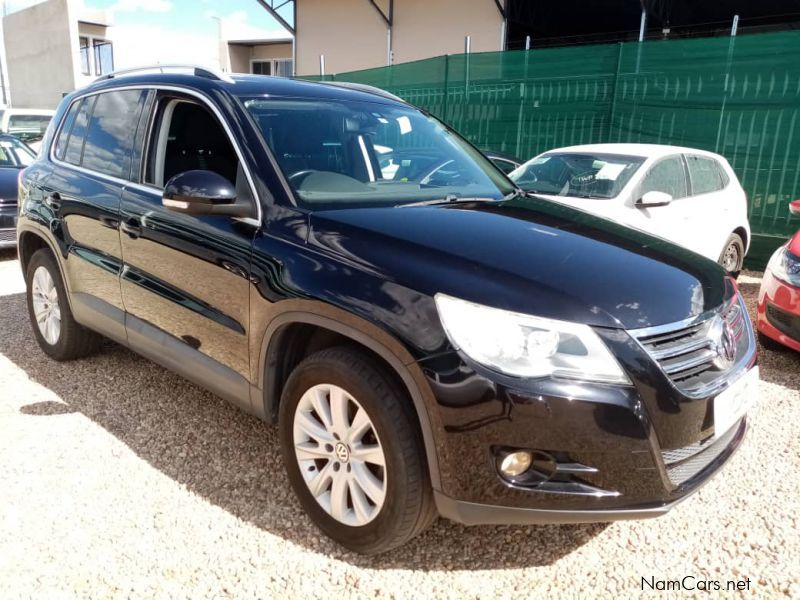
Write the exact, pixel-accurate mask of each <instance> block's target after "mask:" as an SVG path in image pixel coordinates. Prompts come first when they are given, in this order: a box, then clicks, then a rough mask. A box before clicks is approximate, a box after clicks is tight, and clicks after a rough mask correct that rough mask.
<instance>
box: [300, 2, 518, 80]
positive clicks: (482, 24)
mask: <svg viewBox="0 0 800 600" xmlns="http://www.w3.org/2000/svg"><path fill="white" fill-rule="evenodd" d="M300 2H303V0H300ZM502 25H503V18H502V16H501V15H500V11H499V10H497V5H496V4H495V3H494V0H435V2H431V1H430V0H395V3H394V28H393V30H394V39H393V43H392V49H393V51H394V62H395V64H396V63H402V62H409V61H412V60H420V59H422V58H430V57H432V56H441V55H442V54H461V53H462V52H464V37H465V36H468V35H469V36H471V37H472V41H471V44H472V52H497V51H498V50H501V48H500V35H501V31H502ZM378 58H379V59H380V58H382V57H378ZM375 66H383V64H380V65H375Z"/></svg>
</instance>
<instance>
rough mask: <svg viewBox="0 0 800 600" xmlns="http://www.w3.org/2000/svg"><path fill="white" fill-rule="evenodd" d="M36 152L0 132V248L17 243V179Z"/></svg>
mask: <svg viewBox="0 0 800 600" xmlns="http://www.w3.org/2000/svg"><path fill="white" fill-rule="evenodd" d="M34 160H36V154H35V153H34V152H33V150H31V149H30V148H28V146H26V145H25V144H24V143H22V142H21V141H19V140H18V139H17V138H15V137H14V136H11V135H4V134H0V248H13V247H14V246H16V245H17V231H16V227H17V180H18V179H19V174H20V171H21V170H22V169H24V168H25V167H27V166H28V165H30V164H31V163H33V161H34Z"/></svg>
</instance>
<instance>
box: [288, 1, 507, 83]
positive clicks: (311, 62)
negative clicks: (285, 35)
mask: <svg viewBox="0 0 800 600" xmlns="http://www.w3.org/2000/svg"><path fill="white" fill-rule="evenodd" d="M378 4H379V5H380V6H381V7H382V8H384V9H385V10H386V12H387V13H388V8H387V5H388V2H387V1H386V0H383V1H380V2H378ZM502 24H503V19H502V17H501V16H500V11H498V10H497V6H496V4H495V3H494V0H395V3H394V27H393V40H392V48H393V51H394V62H395V64H397V63H401V62H408V61H412V60H419V59H422V58H430V57H432V56H440V55H442V54H459V53H461V52H463V51H464V37H465V36H467V35H469V36H471V37H472V51H473V52H492V51H497V50H500V49H501V47H500V38H501V31H502ZM296 29H297V65H296V72H297V74H298V75H319V55H320V54H324V55H325V72H326V73H327V74H331V73H343V72H345V71H355V70H358V69H368V68H372V67H383V66H386V62H387V60H386V59H387V53H386V50H387V46H386V44H387V39H386V30H387V26H386V23H385V22H384V21H383V19H382V18H381V16H380V15H379V14H378V12H377V11H376V10H375V8H374V7H373V6H372V5H371V4H370V3H369V2H368V1H367V0H297V24H296Z"/></svg>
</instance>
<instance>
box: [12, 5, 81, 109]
mask: <svg viewBox="0 0 800 600" xmlns="http://www.w3.org/2000/svg"><path fill="white" fill-rule="evenodd" d="M73 29H74V30H75V31H72V30H73ZM75 33H77V22H76V21H74V20H73V19H72V18H70V11H69V6H68V1H67V0H48V1H47V2H43V3H41V4H36V5H34V6H32V7H31V8H28V9H25V10H21V11H19V12H16V13H12V14H10V15H8V16H7V17H4V18H3V35H4V38H5V47H6V61H7V64H8V72H7V76H8V80H9V86H10V88H11V103H12V106H14V107H16V108H55V107H56V106H57V105H58V103H59V101H60V100H61V95H62V93H64V92H71V91H72V90H74V89H75V70H76V69H77V70H78V72H80V65H77V66H75V65H74V64H73V61H74V58H75V55H76V54H77V51H78V50H77V39H75V40H74V44H73V34H75ZM43 56H46V57H47V60H46V61H43V60H42V57H43Z"/></svg>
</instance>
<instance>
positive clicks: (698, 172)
mask: <svg viewBox="0 0 800 600" xmlns="http://www.w3.org/2000/svg"><path fill="white" fill-rule="evenodd" d="M686 161H687V162H688V163H689V177H690V178H691V180H692V195H693V196H697V195H698V194H708V193H709V192H716V191H717V190H721V189H722V179H721V178H720V174H719V167H718V165H717V161H715V160H714V159H712V158H706V157H704V156H687V157H686Z"/></svg>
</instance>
